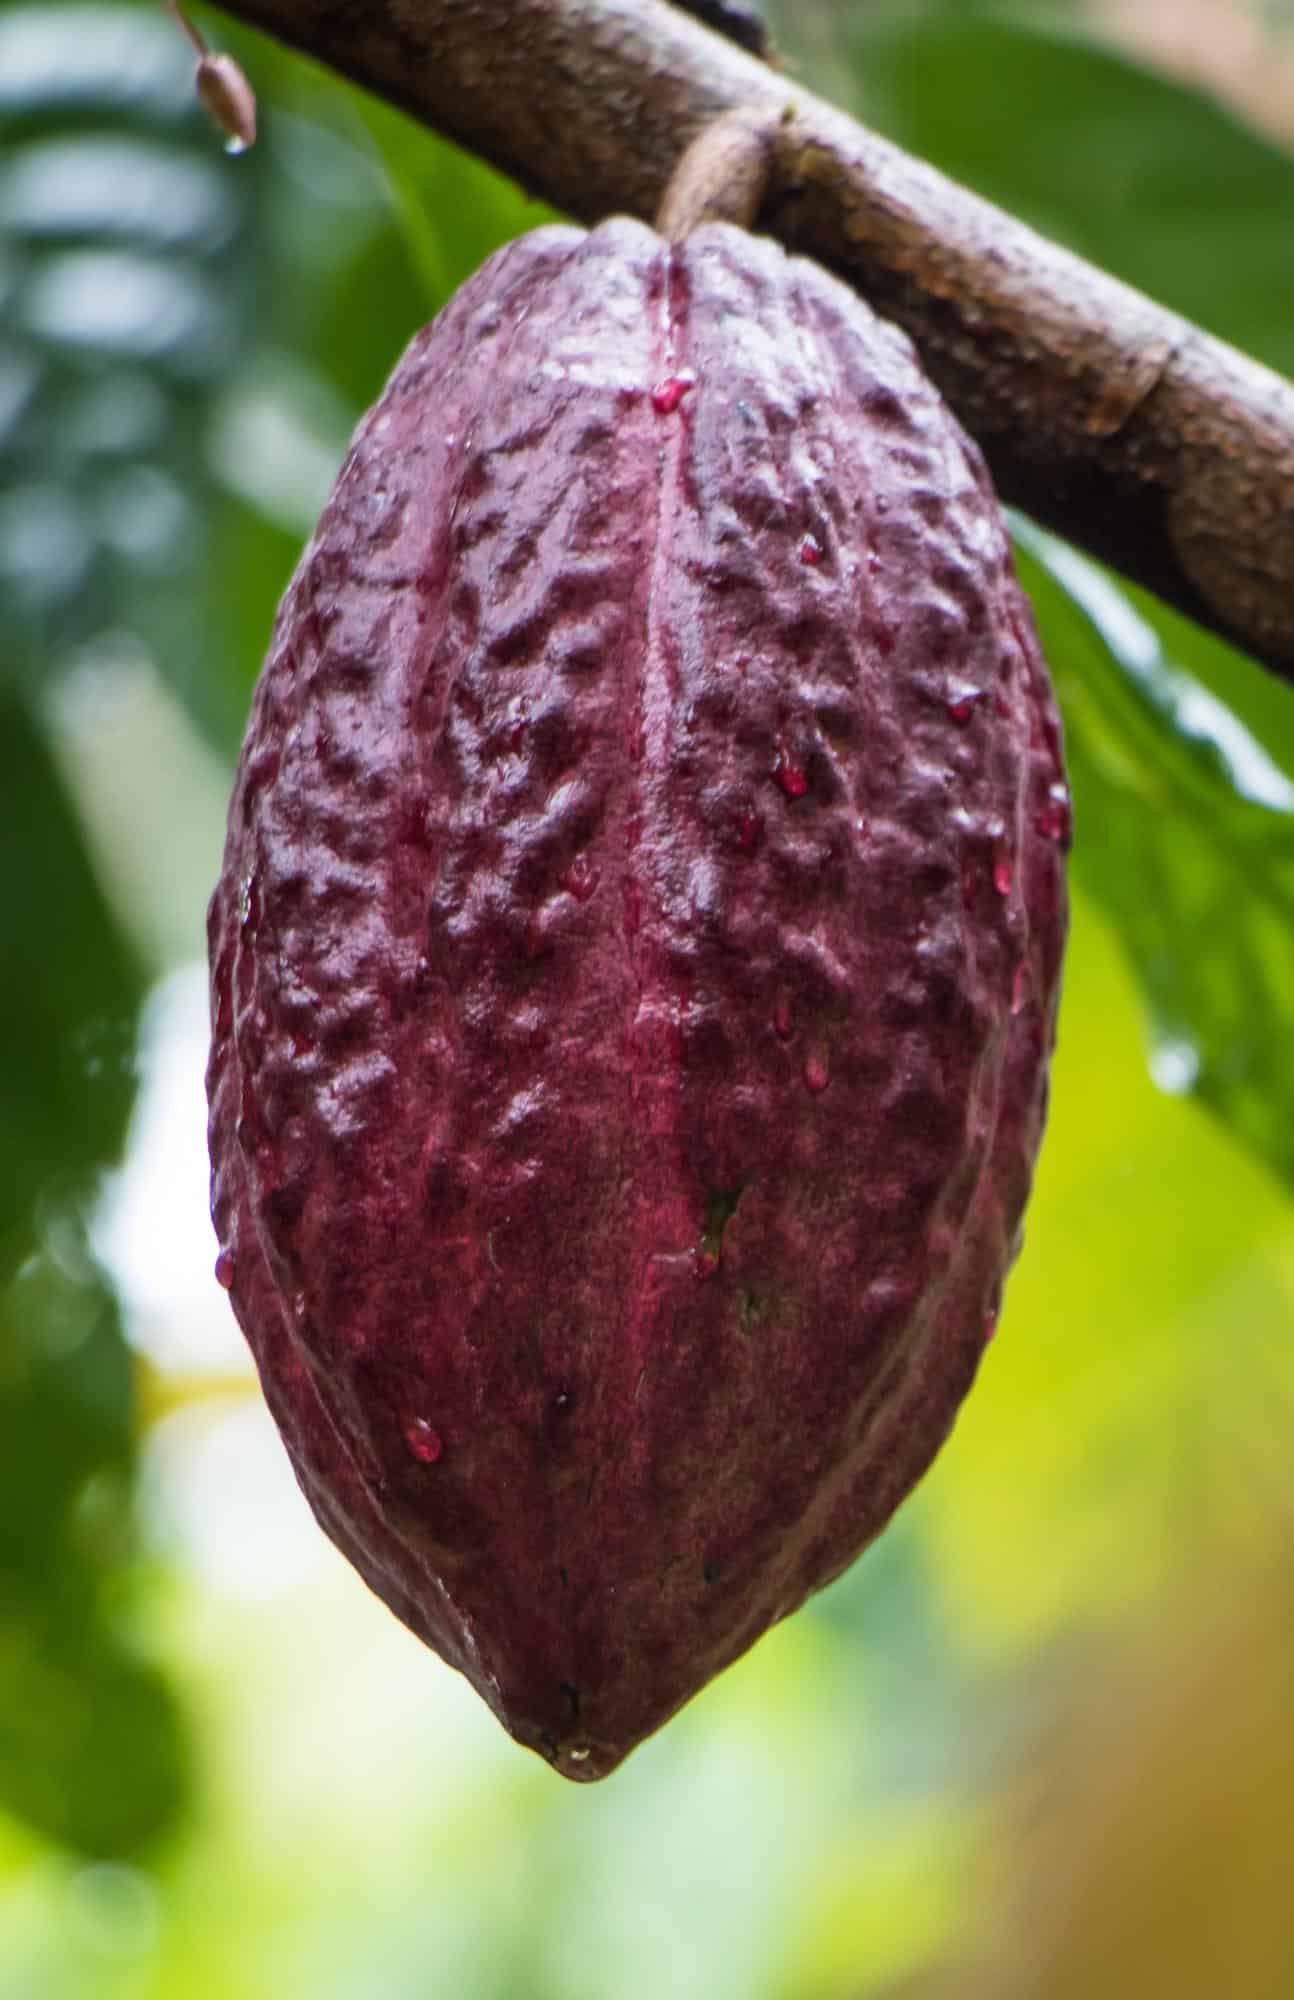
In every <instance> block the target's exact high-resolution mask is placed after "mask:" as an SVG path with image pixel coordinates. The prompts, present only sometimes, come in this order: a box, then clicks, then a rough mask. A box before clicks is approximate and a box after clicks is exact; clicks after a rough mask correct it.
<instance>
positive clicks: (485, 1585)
mask: <svg viewBox="0 0 1294 2000" xmlns="http://www.w3.org/2000/svg"><path fill="white" fill-rule="evenodd" d="M1067 840H1068V795H1067V793H1066V791H1065V788H1064V773H1063V770H1062V764H1061V752H1060V736H1059V727H1058V723H1057V718H1056V712H1055V708H1054V705H1053V700H1052V696H1051V692H1050V689H1049V686H1048V681H1047V676H1046V672H1045V669H1044V667H1043V663H1042V660H1041V657H1040V654H1039V649H1038V644H1037V640H1036V637H1035V634H1034V630H1033V625H1032V621H1031V618H1030V614H1029V611H1028V609H1027V606H1026V604H1025V601H1024V599H1023V597H1022V594H1021V592H1020V589H1019V587H1018V584H1017V582H1016V580H1015V576H1014V572H1013V570H1012V565H1011V558H1010V552H1009V547H1008V542H1007V537H1006V533H1005V530H1004V527H1003V523H1002V518H1001V514H1000V511H999V508H998V504H997V502H996V500H995V497H994V495H993V492H992V488H991V486H990V483H989V480H988V477H987V474H986V472H985V469H984V466H983V464H982V461H981V458H980V455H979V453H978V451H977V450H976V448H975V446H974V445H973V444H971V443H970V442H969V441H968V440H967V439H966V438H965V437H964V435H963V434H962V432H961V431H960V430H959V428H958V426H957V425H956V423H955V422H954V420H953V418H952V417H951V415H950V414H949V412H948V411H947V409H946V408H945V406H944V405H943V403H942V402H941V400H940V399H939V397H938V395H937V394H936V393H935V391H934V389H933V388H932V387H931V385H930V384H929V383H928V382H927V381H926V379H925V378H924V376H923V375H922V373H921V372H920V370H919V368H918V366H917V365H916V362H915V360H914V358H913V354H912V350H911V348H910V346H909V343H908V342H907V340H906V339H905V338H904V336H903V335H902V334H900V333H899V332H897V331H896V330H895V329H894V328H893V327H891V326H888V325H886V324H885V323H883V322H881V321H879V320H878V319H877V318H876V317H875V316H874V315H873V314H872V313H871V312H870V311H869V310H868V308H867V307H866V306H865V305H863V304H862V303H861V302H860V301H859V300H858V299H857V298H856V297H855V296H854V295H853V294H852V293H850V292H849V291H847V290H846V289H845V288H844V287H842V286H841V285H840V284H838V283H837V282H836V281H835V280H833V279H832V278H830V277H828V276H827V275H825V274H824V273H823V272H822V271H821V270H820V269H818V268H817V267H816V266H815V265H813V264H811V263H808V262H805V261H803V260H799V259H796V258H792V257H788V256H787V255H786V254H785V253H784V252H783V251H782V250H781V249H780V248H779V247H778V246H777V245H776V244H774V243H772V242H770V241H766V240H762V239H759V238H756V237H753V236H751V235H748V234H746V233H744V232H742V231H739V230H736V229H732V228H728V227H723V226H714V227H709V226H707V227H703V228H700V229H698V230H697V231H695V232H694V233H693V235H692V236H691V237H689V238H688V239H687V240H686V241H685V242H683V243H681V244H677V245H674V246H668V245H666V244H665V243H664V242H663V241H662V240H661V239H660V238H659V237H658V236H656V235H655V234H654V233H653V232H652V231H651V230H649V229H647V228H645V227H643V226H642V225H640V224H638V223H635V222H630V221H625V220H617V221H612V222H609V223H606V224H604V225H603V226H601V227H600V228H597V229H595V230H593V231H592V232H591V233H585V232H583V231H581V230H577V229H574V228H566V227H554V228H545V229H540V230H537V231H536V232H535V233H533V234H532V235H530V236H527V237H524V238H522V239H521V240H520V241H518V242H515V243H512V244H509V245H508V246H507V247H506V248H505V249H503V250H501V251H500V252H499V253H498V254H497V255H496V256H494V257H492V258H491V259H490V261H489V262H488V263H487V264H486V265H485V266H484V267H483V268H482V269H481V270H480V271H479V272H478V273H477V274H476V275H475V276H474V277H473V278H472V279H471V280H470V281H469V282H468V283H467V284H466V285H464V287H463V288H462V290H461V291H460V292H459V293H458V295H457V296H456V297H455V298H454V299H453V301H452V302H451V303H450V304H449V305H448V306H447V307H446V309H445V310H444V312H442V313H441V315H440V316H439V318H438V319H437V320H436V321H435V322H434V324H433V325H431V326H430V327H428V328H426V329H425V330H424V331H423V332H422V333H420V334H418V336H417V337H416V338H415V339H414V341H413V342H412V344H411V346H410V347H409V349H408V351H407V353H406V354H405V356H404V358H403V359H402V361H401V362H400V364H399V366H398V367H397V368H396V370H395V373H394V375H393V376H392V378H391V380H390V382H389V384H388V386H387V388H386V390H385V391H384V393H383V395H382V397H381V398H380V400H379V401H378V403H377V404H376V405H375V407H374V408H373V409H372V410H371V411H370V413H369V414H368V416H367V417H366V418H365V419H364V421H363V422H362V424H361V425H360V427H359V430H358V431H357V433H356V436H355V439H354V442H353V444H352V447H351V450H350V453H349V455H348V457H347V459H346V462H345V464H344V466H343V468H342V471H341V473H340V476H339V478H338V480H337V484H336V486H335V488H334V490H333V493H332V495H331V497H330V499H329V501H328V503H327V505H326V507H325V509H324V512H323V516H322V519H321V521H320V523H319V526H318V529H317V530H316V533H315V535H314V537H313V539H312V541H311V542H310V544H309V546H308V548H307V549H306V551H305V553H304V555H303V557H302V560H301V563H300V566H299V568H298V570H297V572H296V575H295V577H294V579H293V581H292V584H291V586H290V588H289V590H288V592H287V595H286V597H285V599H284V601H283V604H282V607H281V609H280V612H279V615H278V621H277V624H276V627H275V631H274V637H273V643H272V648H271V652H270V657H269V661H268V664H267V666H266V669H265V672H264V674H263V676H262V678H261V681H260V685H259V687H258V689H257V692H256V697H255V702H254V706H253V711H252V716H251V721H250V725H249V728H248V732H247V739H246V743H245V745H244V749H243V754H242V759H241V762H240V766H239V771H238V778H237V784H236V789H235V792H234V797H233V803H232V806H231V810H230V819H229V833H228V843H227V846H226V850H225V857H224V865H223V871H222V874H221V878H220V882H219V885H218V887H217V889H216V892H215V896H214V899H213V902H212V906H211V916H210V941H211V966H212V1022H213V1042H212V1054H211V1064H210V1071H209V1079H208V1081H209V1092H210V1101H211V1128H210V1132H211V1156H212V1163H213V1197H212V1199H213V1213H214V1217H215V1224H216V1230H217V1234H218V1237H219V1241H220V1246H221V1250H220V1260H219V1264H218V1272H219V1275H220V1276H221V1278H222V1280H223V1281H224V1282H226V1283H227V1284H228V1286H229V1288H230V1291H231V1295H232V1299H233V1304H234V1308H235V1311H236V1312H237V1315H238V1318H239V1321H240V1322H241V1324H242V1327H243V1330H244V1332H245V1333H246V1335H247V1338H248V1341H249V1342H250V1344H251V1347H252V1350H253V1353H254V1355H255V1357H256V1361H257V1363H258V1366H259V1369H260V1374H261V1380H262V1383H263V1385H264V1390H265V1395H266V1398H267V1400H268V1402H269V1405H270V1408H271V1410H272V1411H273V1413H274V1416H275V1418H276V1420H277V1422H278V1425H279V1427H280V1429H281V1431H282V1433H283V1437H284V1441H285V1443H286V1445H287V1449H288V1451H289V1453H290V1455H291V1458H292V1463H293V1466H294V1467H295V1470H296V1473H297V1477H298V1479H299V1480H300V1483H301V1485H302V1487H303V1488H304V1490H305V1493H306V1495H307V1496H308V1498H309V1501H310V1503H311V1505H312V1506H313V1508H314V1510H315V1513H316V1514H317V1516H318V1518H319V1520H320V1522H321V1524H322V1525H323V1527H324V1528H325V1529H326V1531H327V1532H328V1534H329V1535H330V1536H331V1537H332V1538H333V1540H334V1541H335V1542H336V1543H337V1545H338V1546H339V1548H341V1549H342V1550H343V1551H344V1552H345V1554H346V1555H347V1556H348V1557H349V1558H350V1560H351V1561H352V1562H353V1563H354V1565H355V1566H356V1568H357V1569H358V1570H359V1571H360V1573H361V1574H362V1575H363V1576H364V1578H365V1579H366V1580H367V1582H368V1583H369V1584H370V1585H371V1586H372V1588H373V1589H374V1590H375V1591H376V1592H377V1593H378V1595H379V1596H381V1597H382V1598H383V1599H385V1601H386V1603H387V1604H388V1605H389V1606H390V1607H391V1609H392V1610H393V1611H394V1612H395V1613H396V1614H397V1616H398V1617H400V1618H401V1619H403V1620H404V1621H405V1623H406V1624H407V1625H409V1626H410V1627H412V1629H413V1630H414V1631H415V1632H416V1633H417V1634H418V1635H419V1636H420V1637H421V1638H422V1639H424V1640H425V1641H426V1642H427V1643H428V1644H429V1645H431V1646H433V1647H434V1648H435V1649H436V1651H437V1652H438V1653H440V1654H441V1655H443V1657H444V1658H445V1659H446V1660H448V1661H450V1662H451V1663H452V1664H453V1665H454V1666H455V1667H457V1668H459V1669H460V1670H461V1671H462V1672H463V1673H464V1674H466V1675H467V1676H468V1678H469V1679H470V1680H471V1681H472V1683H473V1684H474V1686H475V1687H476V1688H477V1689H478V1690H479V1691H480V1693H481V1694H482V1695H483V1696H484V1698H485V1700H486V1701H487V1702H488V1703H489V1704H490V1706H491V1707H492V1708H493V1709H494V1710H495V1712H496V1714H497V1715H498V1716H499V1718H500V1720H501V1721H502V1722H503V1723H504V1724H505V1725H506V1727H507V1728H508V1729H509V1730H510V1731H511V1732H512V1733H513V1735H514V1736H516V1737H517V1738H518V1739H519V1740H520V1741H521V1742H523V1743H525V1744H528V1745H530V1746H531V1747H532V1748H534V1749H536V1750H537V1751H539V1752H540V1753H541V1754H542V1755H543V1756H545V1757H546V1758H548V1759H549V1761H550V1762H551V1763H552V1764H553V1765H554V1766H555V1768H556V1769H557V1770H559V1771H561V1772H563V1773H564V1774H565V1775H566V1776H568V1777H571V1778H594V1777H600V1776H602V1775H604V1774H605V1773H606V1772H608V1771H610V1770H612V1769H613V1768H614V1767H615V1765H616V1764H618V1763H619V1762H620V1760H621V1759H622V1758H623V1757H624V1756H625V1755H626V1754H627V1752H628V1751H629V1750H631V1749H632V1748H633V1747H634V1745H635V1744H637V1743H638V1742H640V1741H641V1740H642V1738H643V1737H645V1736H646V1735H647V1734H649V1733H650V1732H651V1731H652V1730H654V1729H656V1728H657V1727H658V1726H659V1725H660V1724H661V1723H662V1722H664V1721H665V1720H666V1718H667V1717H668V1716H669V1715H670V1714H671V1713H673V1711H675V1710H676V1709H677V1708H678V1707H679V1706H680V1705H681V1704H682V1703H683V1702H685V1701H687V1699H688V1698H689V1697H690V1696H691V1695H692V1694H694V1693H695V1692H696V1691H697V1690H698V1689H699V1688H700V1687H701V1686H702V1685H703V1684H704V1683H705V1682H706V1681H708V1680H709V1679H710V1678H711V1676H712V1675H714V1674H715V1673H717V1672H718V1671H719V1670H720V1669H721V1668H722V1667H724V1666H725V1665H726V1664H727V1663H728V1662H730V1661H731V1660H733V1659H735V1658H736V1657H737V1656H738V1655H739V1654H740V1653H742V1652H743V1651H744V1650H745V1649H746V1648H747V1647H748V1646H750V1645H751V1643H752V1642H753V1641H754V1640H755V1639H756V1638H757V1637H758V1636H759V1634H760V1633H761V1632H763V1631H764V1630H765V1629H766V1628H767V1627H768V1626H769V1625H770V1624H772V1623H773V1622H774V1621H775V1620H777V1619H780V1618H782V1617H783V1616H785V1615H786V1613H787V1612H789V1611H791V1610H793V1609H794V1608H795V1607H796V1606H797V1605H798V1604H800V1603H801V1602H802V1601H803V1599H804V1598H805V1597H806V1596H807V1595H808V1594H809V1593H810V1592H811V1591H815V1590H817V1589H819V1588H821V1586H822V1585H824V1584H826V1583H828V1582H829V1581H830V1580H831V1579H832V1578H833V1577H835V1576H837V1575H838V1574H839V1573H840V1571H841V1570H842V1569H844V1568H845V1566H846V1565H847V1564H848V1563H850V1562H851V1561H852V1560H853V1559H854V1557H855V1556H856V1555H857V1554H858V1553H859V1551H860V1550H861V1549H862V1548H863V1547H864V1546H865V1545H866V1543H868V1542H869V1541H870V1540H871V1539H872V1537H873V1536H874V1535H875V1534H876V1533H877V1532H878V1530H879V1529H880V1528H881V1527H883V1525H884V1524H885V1522H886V1521H887V1520H888V1518H889V1517H890V1515H891V1514H892V1512H893V1511H894V1509H895V1507H896V1506H897V1505H898V1503H899V1502H900V1501H901V1500H902V1499H903V1497H904V1495H905V1494H906V1493H907V1492H908V1491H909V1490H910V1489H911V1487H912V1486H913V1485H914V1483H915V1482H916V1481H917V1480H918V1479H919V1478H920V1476H921V1474H922V1473H923V1472H924V1470H925V1469H926V1467H927V1466H928V1464H929V1463H930V1460H931V1458H932V1457H933V1455H934V1453H935V1452H936V1450H937V1449H938V1447H939V1445H940V1443H941V1441H942V1440H943V1438H944V1437H945V1435H946V1434H947V1432H948V1429H949V1427H950V1425H951V1423H952V1420H953V1417H954V1414H955V1412H956V1410H957V1407H958V1404H959V1402H960V1401H961V1398H962V1396H963V1395H964V1393H965V1391H966V1389H967V1388H968V1386H969V1384H970V1382H971V1380H972V1377H973V1376H974V1374H975V1370H976V1367H977V1364H978V1362H979V1359H980V1355H981V1353H982V1350H983V1347H984V1344H985V1342H986V1340H987V1338H988V1336H989V1334H990V1332H991V1330H992V1327H993V1324H994V1321H995V1317H996V1314H997V1311H998V1304H999V1297H1000V1291H1001V1286H1002V1282H1003V1278H1004V1275H1005V1273H1006V1271H1007V1268H1008V1266H1009V1264H1010V1261H1011V1258H1012V1255H1013V1251H1014V1247H1015V1245H1016V1242H1017V1239H1018V1232H1019V1226H1020V1217H1021V1212H1022V1209H1023V1206H1024V1202H1025V1198H1026V1194H1027V1191H1028V1185H1029V1180H1030V1175H1031V1171H1032V1166H1033V1161H1034V1156H1035V1153H1036V1150H1037V1146H1038V1142H1039V1138H1040V1134H1041V1128H1042V1121H1043V1114H1044V1104H1045V1094H1046V1067H1047V1059H1048V1055H1049V1053H1050V1049H1051V1045H1052V1041H1053V1038H1054V1020H1055V1007H1056V998H1057V986H1058V976H1059V965H1060V957H1061V949H1062V942H1063V936H1064V928H1065V895H1064V879H1063V853H1064V848H1065V846H1066V844H1067Z"/></svg>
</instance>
